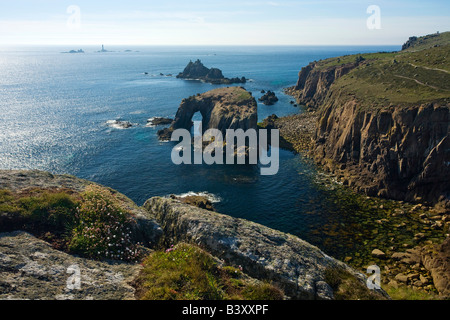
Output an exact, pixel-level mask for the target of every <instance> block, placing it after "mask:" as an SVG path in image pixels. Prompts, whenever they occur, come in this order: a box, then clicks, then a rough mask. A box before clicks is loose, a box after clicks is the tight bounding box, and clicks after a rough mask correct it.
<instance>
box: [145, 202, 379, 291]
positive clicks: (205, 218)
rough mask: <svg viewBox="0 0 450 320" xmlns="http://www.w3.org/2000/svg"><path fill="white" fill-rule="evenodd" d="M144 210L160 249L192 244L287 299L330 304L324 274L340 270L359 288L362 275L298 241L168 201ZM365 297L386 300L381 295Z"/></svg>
mask: <svg viewBox="0 0 450 320" xmlns="http://www.w3.org/2000/svg"><path fill="white" fill-rule="evenodd" d="M144 207H145V208H146V209H147V210H148V211H149V213H151V214H152V215H153V216H154V217H155V219H156V220H157V222H158V223H159V224H160V225H161V227H162V229H163V231H164V236H163V241H164V242H166V244H168V245H169V244H171V243H176V242H181V241H185V242H190V243H194V244H197V245H199V246H200V247H202V248H205V249H206V250H207V251H208V252H210V253H211V254H213V255H215V256H216V257H218V258H219V259H221V260H224V261H225V262H226V263H227V264H231V265H240V266H242V268H243V270H244V272H245V273H247V274H248V275H249V276H251V277H254V278H257V279H265V280H270V281H273V282H274V283H275V284H276V285H277V286H279V287H280V288H281V289H282V290H284V292H285V293H286V295H287V296H289V297H290V298H292V299H333V298H334V292H333V291H334V290H333V289H332V287H331V285H330V284H329V283H327V282H326V281H327V279H326V274H327V271H329V270H343V271H345V272H346V273H347V274H349V275H350V277H351V278H353V280H354V281H355V282H356V283H358V284H360V285H362V286H365V283H364V276H363V275H362V274H359V273H357V272H356V271H354V270H353V269H351V268H350V267H348V266H347V265H346V264H344V263H343V262H340V261H338V260H336V259H334V258H332V257H329V256H327V255H326V254H325V253H323V252H322V251H321V250H319V249H318V248H317V247H315V246H313V245H311V244H309V243H307V242H305V241H303V240H301V239H299V238H298V237H295V236H292V235H289V234H285V233H283V232H280V231H276V230H273V229H270V228H267V227H265V226H262V225H260V224H257V223H253V222H250V221H247V220H243V219H238V218H233V217H230V216H226V215H222V214H218V213H215V212H211V211H207V210H202V209H199V208H196V207H193V206H189V205H186V204H182V203H180V202H178V201H176V200H173V199H166V198H158V197H156V198H152V199H149V200H148V201H147V202H146V203H145V204H144ZM366 291H369V290H368V289H367V288H366ZM368 295H369V296H372V297H376V298H385V297H386V295H385V294H384V293H383V292H381V291H380V292H376V291H374V292H369V293H368Z"/></svg>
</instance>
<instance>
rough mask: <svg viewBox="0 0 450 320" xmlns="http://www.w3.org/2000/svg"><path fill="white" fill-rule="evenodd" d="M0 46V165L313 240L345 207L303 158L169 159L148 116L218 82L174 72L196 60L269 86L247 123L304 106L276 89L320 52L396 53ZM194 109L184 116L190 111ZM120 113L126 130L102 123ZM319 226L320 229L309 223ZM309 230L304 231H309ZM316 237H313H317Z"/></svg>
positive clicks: (251, 87)
mask: <svg viewBox="0 0 450 320" xmlns="http://www.w3.org/2000/svg"><path fill="white" fill-rule="evenodd" d="M78 49H80V48H79V47H66V46H65V47H63V46H46V47H37V46H35V47H26V46H21V47H0V169H27V170H31V169H37V170H45V171H49V172H52V173H55V174H72V175H76V176H77V177H80V178H84V179H88V180H91V181H94V182H96V183H99V184H102V185H105V186H108V187H111V188H113V189H116V190H118V191H120V192H121V193H123V194H125V195H126V196H128V197H129V198H131V199H132V200H134V201H135V202H136V203H137V204H138V205H142V204H143V203H144V202H145V201H146V200H147V199H149V198H151V197H154V196H169V195H171V194H175V195H180V196H186V195H190V194H192V195H194V194H200V195H204V196H207V197H208V198H209V199H211V201H213V203H214V206H215V208H216V210H217V211H219V212H221V213H224V214H227V215H230V216H233V217H238V218H244V219H248V220H251V221H254V222H257V223H260V224H263V225H266V226H269V227H271V228H274V229H278V230H281V231H283V232H288V233H291V234H294V235H297V236H299V237H301V238H302V239H304V240H306V241H310V242H312V243H313V244H317V245H319V246H320V247H321V248H322V249H323V250H324V251H325V252H327V253H329V254H336V252H334V249H333V246H332V245H331V246H325V245H324V243H323V241H318V240H317V239H318V237H317V234H320V227H321V226H323V225H326V224H327V223H329V222H330V220H333V222H335V221H336V220H337V221H339V219H340V217H341V216H348V215H349V214H351V212H350V213H349V212H348V211H345V212H344V210H343V209H342V208H340V207H339V206H336V203H335V202H334V201H329V199H330V194H331V193H332V192H333V188H332V187H331V188H326V187H325V188H324V187H323V184H320V183H318V181H320V177H321V175H322V173H320V170H319V169H318V168H317V167H316V166H315V165H314V163H312V162H311V161H310V160H308V159H306V158H304V157H302V156H301V155H298V154H294V153H293V152H290V151H286V150H280V151H279V152H280V167H279V171H278V173H277V174H276V175H271V176H270V175H261V171H260V168H259V166H258V165H206V164H203V165H184V164H182V165H175V164H173V163H172V161H171V151H172V148H174V146H175V145H176V142H160V141H159V140H158V138H157V131H158V130H159V129H162V127H154V126H149V125H148V124H147V120H148V119H150V118H152V117H169V118H173V117H174V116H175V113H176V111H177V109H178V107H179V105H180V103H181V100H182V99H184V98H187V97H189V96H192V95H195V94H197V93H203V92H206V91H209V90H211V89H214V88H218V87H221V85H212V84H208V83H204V82H201V81H193V80H182V79H177V78H176V75H177V74H178V73H179V72H181V71H183V69H184V67H185V66H186V65H187V63H188V62H189V61H190V60H192V61H195V60H197V59H200V60H201V61H202V62H203V63H204V64H205V65H206V66H207V67H215V68H219V69H221V70H222V71H223V74H224V76H225V77H228V78H232V77H246V78H247V79H249V81H248V82H247V83H246V84H244V85H243V86H244V87H245V88H246V89H247V90H248V91H250V92H252V94H253V96H254V97H255V98H259V97H260V96H262V93H261V91H262V90H265V91H267V90H272V91H274V92H275V93H276V95H277V96H278V98H279V102H277V103H276V104H275V105H272V106H266V105H264V104H261V103H259V104H258V120H259V121H262V120H263V119H264V118H266V117H267V116H269V115H272V114H276V115H277V116H279V117H281V116H286V115H291V114H297V113H301V112H303V111H302V109H301V108H300V107H295V106H294V105H293V104H292V103H291V101H293V98H292V97H290V96H288V95H286V94H284V92H283V89H284V88H287V87H290V86H293V85H295V83H296V81H297V78H298V73H299V71H300V70H301V68H302V67H304V66H306V65H308V64H309V63H310V62H312V61H316V60H320V59H325V58H328V57H334V56H341V55H348V54H356V53H367V52H378V51H398V50H400V47H399V46H333V47H331V46H283V47H271V46H248V47H231V46H215V47H198V46H195V47H188V46H184V47H160V46H154V47H124V46H114V47H112V46H111V47H106V48H105V49H106V50H108V52H99V50H100V49H101V45H99V46H98V47H94V46H90V47H87V46H84V47H82V48H81V49H83V50H84V53H64V52H68V51H70V50H78ZM200 119H201V115H200V114H196V115H195V117H194V120H200ZM112 120H122V121H129V122H130V123H132V124H133V126H132V127H130V128H128V129H121V128H119V127H116V126H114V125H111V123H112ZM318 230H319V231H318ZM313 231H314V232H313ZM319 238H320V237H319Z"/></svg>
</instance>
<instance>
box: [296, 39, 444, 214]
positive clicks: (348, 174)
mask: <svg viewBox="0 0 450 320" xmlns="http://www.w3.org/2000/svg"><path fill="white" fill-rule="evenodd" d="M448 34H449V33H444V34H440V35H436V36H433V37H430V36H428V38H427V37H424V38H426V39H422V38H419V39H418V40H415V41H413V42H414V43H419V44H420V46H418V47H415V46H414V45H413V44H412V43H409V44H408V45H406V46H405V47H407V48H408V50H407V51H401V52H391V53H389V52H383V53H375V54H362V55H352V56H343V57H337V58H331V59H327V60H323V61H319V62H314V63H311V64H310V65H308V66H306V67H304V68H303V69H302V70H301V71H300V73H299V79H298V82H297V84H296V86H294V87H292V88H289V89H288V90H287V91H288V92H289V93H290V94H292V95H294V96H295V97H296V98H297V101H298V103H299V104H303V105H306V106H308V107H309V110H313V111H314V113H315V115H316V116H317V118H318V123H317V126H316V131H315V134H314V137H313V142H314V144H313V147H312V148H311V150H310V154H311V155H312V156H313V157H314V158H315V160H316V161H317V162H318V163H320V164H322V165H323V166H325V167H326V168H327V169H328V170H330V171H333V172H335V173H337V174H339V175H341V176H344V178H343V181H344V182H345V183H346V184H349V185H350V186H352V187H354V188H355V189H357V190H359V191H363V192H365V193H367V194H368V195H378V196H382V197H388V198H392V199H397V200H406V201H412V202H425V203H430V204H436V203H438V202H442V203H444V204H445V205H447V206H450V194H449V190H450V167H449V165H448V164H449V163H450V153H449V151H448V150H449V148H450V138H449V136H448V133H449V123H450V114H449V112H450V75H449V73H450V62H449V61H448V59H446V58H445V57H447V56H448V54H449V53H450V41H449V37H448ZM439 39H441V41H440V43H439V44H437V41H438V40H439ZM430 41H432V43H430ZM410 42H411V41H410ZM427 44H428V45H427ZM413 48H415V50H412V49H413Z"/></svg>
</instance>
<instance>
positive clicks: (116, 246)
mask: <svg viewBox="0 0 450 320" xmlns="http://www.w3.org/2000/svg"><path fill="white" fill-rule="evenodd" d="M76 221H77V224H76V226H75V227H74V228H73V230H72V236H71V239H70V242H69V250H70V251H71V252H75V253H80V254H82V255H84V256H87V257H90V258H96V259H99V258H112V259H117V260H126V261H131V260H136V259H137V258H138V257H139V250H138V247H137V246H136V244H134V243H133V241H132V239H131V226H132V224H133V220H132V219H131V215H130V213H129V212H127V211H126V210H125V209H123V208H122V207H121V205H120V203H119V201H118V199H117V198H116V197H115V196H114V195H113V194H112V193H111V192H110V191H109V190H107V189H105V188H102V187H100V186H96V185H90V186H88V187H87V188H86V191H85V192H84V193H82V194H81V201H80V205H79V207H78V208H77V214H76Z"/></svg>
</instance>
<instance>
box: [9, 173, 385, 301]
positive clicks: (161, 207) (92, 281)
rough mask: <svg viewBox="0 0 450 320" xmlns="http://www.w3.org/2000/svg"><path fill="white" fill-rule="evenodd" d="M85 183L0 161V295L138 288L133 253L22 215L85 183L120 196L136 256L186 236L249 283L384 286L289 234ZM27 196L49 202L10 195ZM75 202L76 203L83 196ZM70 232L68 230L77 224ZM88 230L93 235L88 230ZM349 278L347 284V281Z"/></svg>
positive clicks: (332, 290)
mask: <svg viewBox="0 0 450 320" xmlns="http://www.w3.org/2000/svg"><path fill="white" fill-rule="evenodd" d="M93 185H95V184H93V183H92V182H89V181H85V180H81V179H78V178H76V177H73V176H68V175H62V176H60V175H53V174H50V173H46V172H39V171H0V190H1V192H2V193H1V199H0V201H1V203H0V205H1V209H0V210H1V217H2V222H1V224H0V232H3V233H0V247H1V250H0V273H1V278H0V298H1V299H135V298H136V297H137V292H138V291H139V292H140V291H142V290H143V288H142V287H139V283H140V282H139V281H138V280H137V279H140V278H139V277H140V276H141V277H142V270H143V269H142V268H143V266H142V265H141V263H140V261H141V260H140V259H137V260H132V261H128V262H125V261H122V260H117V259H111V258H100V257H99V258H93V257H92V256H91V257H90V258H87V257H84V255H85V253H83V252H80V251H78V252H77V253H73V252H71V251H70V249H67V247H64V246H61V245H58V243H57V242H56V241H53V242H52V241H51V239H53V238H54V237H56V236H57V235H56V232H55V229H54V228H55V225H54V224H53V229H49V230H48V231H47V232H43V231H45V230H42V229H40V228H37V227H36V225H34V224H33V223H30V219H32V217H33V215H34V214H36V213H39V215H40V216H41V218H42V217H47V214H49V217H51V216H52V214H54V212H55V211H54V206H55V205H58V208H60V209H59V210H58V211H59V212H61V209H62V208H66V207H67V204H66V202H64V207H61V205H62V204H61V202H59V201H58V202H57V203H56V204H55V203H53V202H52V203H53V204H52V205H48V199H61V197H63V196H62V195H61V194H62V193H64V194H66V195H70V196H71V197H72V198H73V199H80V198H81V199H84V198H83V197H86V195H89V196H90V197H92V196H94V197H97V196H98V195H96V194H94V195H93V194H92V190H97V191H98V192H100V193H102V194H104V195H108V197H113V198H114V202H112V203H111V204H110V205H109V208H111V206H114V205H118V206H120V208H122V209H123V210H126V211H121V212H122V213H123V212H126V213H127V215H129V216H130V218H131V219H132V221H133V226H134V227H133V228H132V230H131V233H132V238H133V239H135V240H134V241H138V243H139V245H140V246H142V250H141V251H142V252H143V255H144V256H143V257H142V259H145V256H150V257H152V253H153V252H157V255H159V257H161V255H162V257H164V255H169V254H172V252H173V251H176V250H177V248H178V246H177V245H176V244H179V243H189V244H191V245H194V246H196V247H199V248H202V250H205V251H206V252H208V254H210V255H212V256H213V257H214V259H215V261H216V262H217V263H219V265H222V266H223V268H224V269H223V270H236V271H233V273H237V272H243V273H245V274H246V277H247V278H248V279H254V280H252V281H256V283H262V282H270V283H272V285H273V286H275V287H276V288H278V289H276V290H281V291H282V292H283V295H284V296H285V298H287V299H338V298H353V299H357V298H364V299H386V298H388V296H387V295H386V294H385V293H384V291H382V290H376V291H371V290H368V289H367V287H366V286H365V279H366V278H365V276H364V275H362V274H360V273H358V272H356V271H355V270H354V269H352V268H350V267H349V266H347V265H346V264H345V263H343V262H340V261H338V260H336V259H334V258H332V257H330V256H327V255H326V254H324V253H323V252H322V251H321V250H319V249H318V248H317V247H315V246H312V245H311V244H309V243H307V242H305V241H303V240H301V239H299V238H297V237H295V236H292V235H289V234H285V233H282V232H279V231H276V230H272V229H270V228H267V227H264V226H262V225H259V224H257V223H253V222H250V221H246V220H243V219H237V218H232V217H229V216H226V215H222V214H219V213H216V212H212V211H208V210H205V209H201V208H198V207H195V206H191V205H189V204H185V203H182V202H181V201H179V200H177V199H170V198H159V197H156V198H152V199H149V200H148V201H147V202H146V203H145V205H144V206H143V207H138V206H136V205H135V204H134V203H133V202H132V201H131V200H129V199H128V198H127V197H126V196H124V195H122V194H120V193H118V192H116V191H114V190H112V189H109V188H105V187H102V186H98V185H97V186H96V187H92V186H93ZM87 190H90V191H87ZM42 192H44V193H42ZM86 192H87V193H86ZM51 194H53V196H54V197H51V196H50V195H51ZM38 195H42V197H39V196H38ZM30 197H31V199H33V201H34V203H36V202H37V201H44V200H45V201H46V202H45V203H47V205H46V206H45V207H42V206H40V208H44V210H42V209H39V210H38V211H31V215H29V214H26V213H25V212H24V211H20V210H17V209H18V208H17V207H14V206H12V205H11V204H12V203H16V204H20V206H22V204H24V203H29V199H30ZM63 198H64V197H63ZM64 199H65V198H64ZM104 200H105V199H104ZM78 207H79V208H80V209H79V210H82V209H83V207H84V203H83V200H81V202H80V203H79V204H78ZM21 208H22V207H21ZM26 208H28V207H23V210H25V209H26ZM45 208H46V209H45ZM52 208H53V209H52ZM27 212H29V211H27ZM97 218H98V217H97ZM49 221H50V220H49ZM51 222H52V223H54V221H53V220H52V221H51ZM48 226H49V225H47V227H48ZM41 227H42V225H41ZM66 231H67V230H66ZM73 232H75V233H74V234H76V230H75V231H73ZM52 233H53V237H52ZM66 234H67V232H66ZM69 234H70V233H69ZM60 237H62V236H61V235H60ZM90 237H91V239H92V238H94V239H95V236H94V234H92V235H91V236H90ZM61 240H64V241H65V240H67V239H66V238H62V239H61ZM98 240H100V239H98ZM71 241H72V242H73V239H72V240H71ZM111 241H112V240H111ZM174 245H176V246H175V247H174ZM69 248H70V247H69ZM165 248H169V249H166V250H165ZM196 250H197V249H196ZM198 250H200V249H198ZM157 261H159V260H157ZM153 263H155V262H154V261H153ZM145 265H148V262H147V264H145ZM225 266H230V267H225ZM233 266H234V267H236V268H237V269H233ZM73 270H79V275H80V282H79V288H76V289H74V288H73V287H71V286H68V281H72V280H71V279H72V278H70V277H71V276H72V275H73ZM239 270H241V271H239ZM70 283H72V282H70ZM154 285H155V286H156V285H157V284H154ZM349 285H351V286H352V290H350V291H349V290H348V287H347V289H346V286H349ZM275 287H273V288H275ZM264 288H267V287H264ZM270 290H271V291H270V292H273V290H274V289H270Z"/></svg>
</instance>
